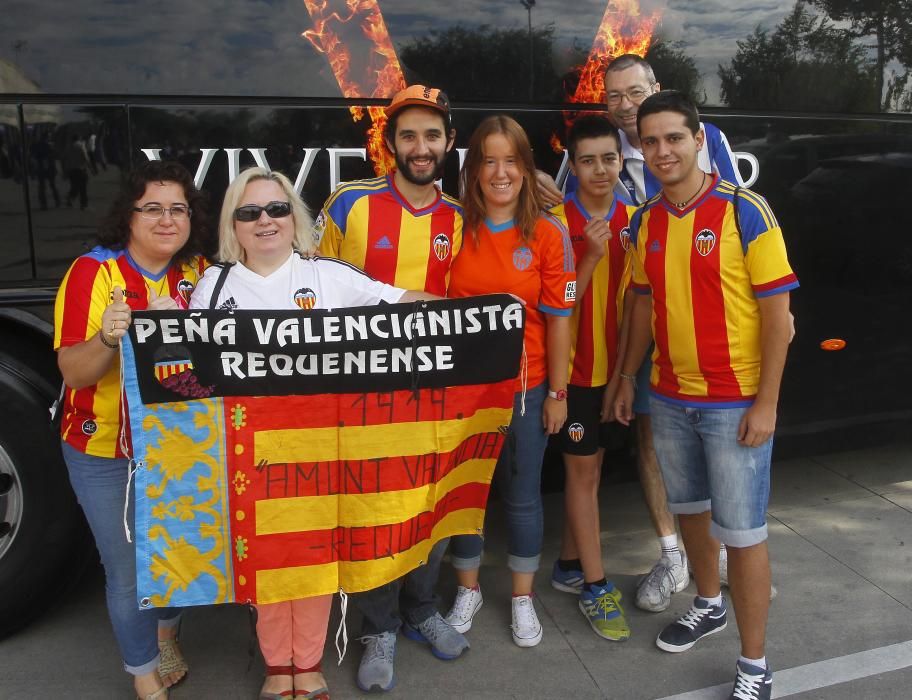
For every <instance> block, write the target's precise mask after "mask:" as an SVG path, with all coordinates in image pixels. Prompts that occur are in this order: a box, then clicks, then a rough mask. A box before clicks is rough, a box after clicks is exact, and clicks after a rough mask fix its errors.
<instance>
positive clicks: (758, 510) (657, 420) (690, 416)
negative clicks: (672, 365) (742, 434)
mask: <svg viewBox="0 0 912 700" xmlns="http://www.w3.org/2000/svg"><path fill="white" fill-rule="evenodd" d="M649 408H650V412H651V416H652V438H653V443H654V445H655V451H656V456H657V457H658V460H659V465H660V466H661V468H662V476H663V477H664V478H665V491H666V492H667V494H668V510H669V511H671V512H672V513H675V514H684V515H692V514H696V513H705V512H706V511H711V513H712V524H711V525H710V532H711V533H712V535H713V537H715V538H716V539H718V540H719V541H721V542H723V543H724V544H726V545H729V546H732V547H750V546H753V545H755V544H760V543H761V542H763V541H764V540H766V537H767V528H766V507H767V505H768V504H769V489H770V459H771V457H772V453H773V440H772V438H770V439H769V440H767V441H766V442H765V443H764V444H763V445H761V446H760V447H744V446H742V445H740V444H739V443H738V426H739V424H740V423H741V418H742V417H743V416H744V413H745V411H747V408H692V407H687V406H679V405H676V404H672V403H669V402H668V401H663V400H662V399H661V398H659V397H657V396H656V395H655V394H653V395H652V397H650V404H649Z"/></svg>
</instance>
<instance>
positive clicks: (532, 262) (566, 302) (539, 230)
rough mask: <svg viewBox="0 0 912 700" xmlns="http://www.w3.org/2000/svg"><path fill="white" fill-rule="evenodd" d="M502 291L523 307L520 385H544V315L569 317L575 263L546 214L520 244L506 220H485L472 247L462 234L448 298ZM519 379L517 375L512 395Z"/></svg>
mask: <svg viewBox="0 0 912 700" xmlns="http://www.w3.org/2000/svg"><path fill="white" fill-rule="evenodd" d="M499 292H506V293H509V294H514V295H516V296H518V297H519V298H520V299H522V300H523V301H525V303H526V329H525V337H524V343H525V360H526V386H527V387H529V388H531V387H534V386H538V385H539V384H541V383H542V382H543V381H545V379H546V377H547V375H548V366H547V361H546V357H545V348H546V345H545V330H546V327H545V314H554V315H556V316H569V315H570V314H571V313H572V312H573V305H574V304H575V302H576V264H575V262H574V258H573V246H572V245H571V243H570V237H569V235H568V234H567V229H566V228H565V227H564V225H563V224H562V223H561V222H560V221H559V220H558V219H557V218H555V217H554V216H553V215H551V214H542V215H541V217H539V219H538V222H537V223H536V225H535V233H534V235H533V237H532V240H530V241H526V240H523V237H522V235H521V234H520V232H519V231H518V230H517V228H516V227H515V226H514V225H513V222H512V221H507V222H505V223H503V224H497V225H495V224H492V223H491V222H490V221H486V222H485V223H484V224H482V226H481V228H480V230H479V231H478V243H477V244H476V243H475V241H474V240H473V238H472V236H471V235H470V234H467V240H466V244H465V246H464V247H463V249H462V252H461V253H460V254H459V256H458V257H457V258H456V261H455V262H454V263H453V271H452V273H451V278H450V290H449V296H450V297H452V298H457V297H468V296H474V295H477V294H494V293H499ZM522 382H523V376H522V372H520V376H519V377H517V388H516V390H517V391H520V390H521V389H522Z"/></svg>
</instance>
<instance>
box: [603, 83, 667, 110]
mask: <svg viewBox="0 0 912 700" xmlns="http://www.w3.org/2000/svg"><path fill="white" fill-rule="evenodd" d="M653 85H655V83H650V84H649V87H650V88H652V86H653ZM650 94H652V93H650V91H649V90H644V89H643V88H630V89H629V90H627V91H625V92H614V91H612V92H609V93H608V94H607V95H606V96H605V102H607V103H608V104H610V105H616V104H620V103H621V101H622V100H623V99H624V98H625V97H626V98H627V99H628V100H630V101H631V102H632V103H633V104H639V103H640V102H642V101H643V100H645V99H646V98H647V97H649V95H650Z"/></svg>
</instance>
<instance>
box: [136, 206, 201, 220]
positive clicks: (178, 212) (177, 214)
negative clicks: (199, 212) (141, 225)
mask: <svg viewBox="0 0 912 700" xmlns="http://www.w3.org/2000/svg"><path fill="white" fill-rule="evenodd" d="M133 211H138V212H139V213H140V214H141V215H142V218H144V219H150V220H152V221H158V220H159V219H160V218H162V217H163V216H164V215H165V212H168V213H169V214H170V215H171V218H172V219H174V220H175V221H186V220H187V219H189V218H190V215H191V214H193V210H192V209H191V208H190V207H188V206H187V205H185V204H175V205H174V206H173V207H170V208H168V207H163V206H162V205H161V204H143V205H142V206H141V207H133Z"/></svg>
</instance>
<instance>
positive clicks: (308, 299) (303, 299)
mask: <svg viewBox="0 0 912 700" xmlns="http://www.w3.org/2000/svg"><path fill="white" fill-rule="evenodd" d="M294 301H295V304H297V305H298V306H300V307H301V308H302V309H304V310H305V311H306V310H308V309H312V308H313V307H314V305H315V304H316V303H317V295H316V293H315V292H314V290H312V289H311V288H310V287H302V288H301V289H299V290H298V291H296V292H295V293H294Z"/></svg>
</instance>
